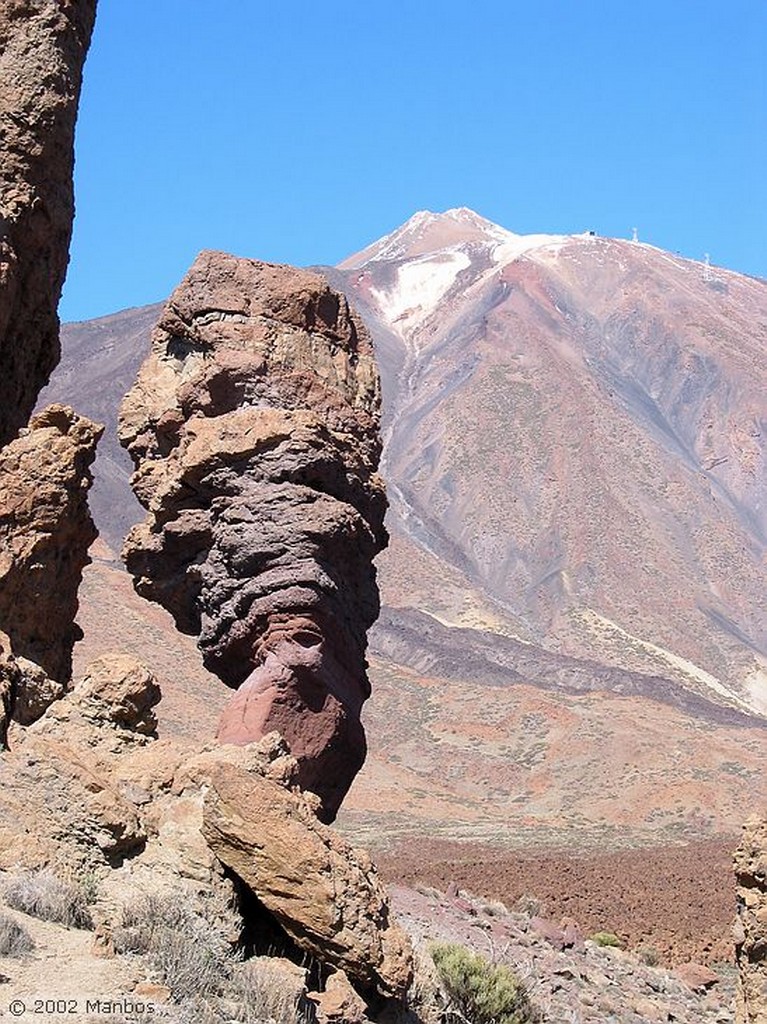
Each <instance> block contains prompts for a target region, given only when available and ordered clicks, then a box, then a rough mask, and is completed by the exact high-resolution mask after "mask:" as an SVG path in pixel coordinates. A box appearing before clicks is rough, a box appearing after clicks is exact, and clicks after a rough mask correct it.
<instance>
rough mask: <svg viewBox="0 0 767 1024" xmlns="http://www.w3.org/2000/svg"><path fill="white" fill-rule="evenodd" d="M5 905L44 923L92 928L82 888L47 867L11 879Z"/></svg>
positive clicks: (6, 889)
mask: <svg viewBox="0 0 767 1024" xmlns="http://www.w3.org/2000/svg"><path fill="white" fill-rule="evenodd" d="M5 902H6V903H7V904H8V906H9V907H12V908H13V909H14V910H20V911H21V912H22V913H23V914H29V915H30V916H31V917H39V918H40V920H42V921H55V922H56V923H57V924H63V925H66V926H67V927H68V928H93V921H92V919H91V915H90V911H89V910H88V904H87V902H86V898H85V893H84V892H83V891H82V889H81V888H80V887H79V886H77V885H73V884H72V883H71V882H65V881H64V880H63V879H61V878H59V877H58V875H54V873H53V872H52V871H49V870H48V869H47V868H44V869H43V870H42V871H24V872H23V873H22V874H20V875H17V876H16V877H15V878H12V879H11V880H10V882H8V884H7V885H6V888H5Z"/></svg>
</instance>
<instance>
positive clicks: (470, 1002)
mask: <svg viewBox="0 0 767 1024" xmlns="http://www.w3.org/2000/svg"><path fill="white" fill-rule="evenodd" d="M431 956H432V959H433V961H434V965H435V967H436V968H437V974H438V976H439V980H440V982H441V984H442V987H443V988H444V990H445V994H446V995H447V999H448V1006H447V1017H446V1019H447V1020H448V1021H455V1022H461V1024H463V1022H470V1024H534V1022H536V1021H538V1020H539V1016H538V1013H537V1012H536V1010H535V1009H534V1007H533V1005H532V1004H531V1002H530V999H529V997H528V995H527V992H526V991H525V987H524V985H523V983H522V982H521V980H520V979H519V978H518V977H517V975H516V974H515V973H514V971H512V969H511V968H510V967H507V966H506V965H505V964H491V963H490V962H489V961H488V960H486V959H485V958H484V957H483V956H480V955H479V954H478V953H473V952H472V951H471V950H469V949H466V948H465V947H464V946H459V945H455V944H453V943H436V944H435V945H434V946H432V947H431Z"/></svg>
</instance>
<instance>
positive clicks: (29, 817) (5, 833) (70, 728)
mask: <svg viewBox="0 0 767 1024" xmlns="http://www.w3.org/2000/svg"><path fill="white" fill-rule="evenodd" d="M2 675H3V672H2V655H0V687H1V686H2ZM159 700H160V691H159V687H158V686H157V684H156V681H155V679H154V677H153V676H152V674H151V673H150V672H149V671H148V670H147V669H146V668H145V667H144V666H143V665H142V664H141V663H140V662H138V661H136V660H135V659H134V658H130V657H128V656H127V655H105V656H104V657H102V658H99V659H98V660H97V661H95V662H93V664H92V665H91V666H90V667H89V668H88V670H87V671H86V673H85V675H84V676H83V678H82V679H80V680H78V681H77V682H76V683H75V685H74V688H73V689H72V690H71V691H70V692H69V693H67V694H66V695H65V696H63V697H62V698H61V699H60V700H57V701H55V703H53V704H52V705H51V706H50V707H49V708H48V709H47V711H46V713H45V714H44V715H42V717H41V718H40V719H39V720H38V721H37V722H35V723H34V724H32V725H30V726H29V728H27V729H24V730H18V733H17V734H16V735H15V736H14V737H13V740H12V742H11V744H10V747H11V749H10V750H8V751H5V752H4V753H2V754H1V755H0V757H1V758H2V773H3V787H2V792H1V793H0V870H7V869H8V868H10V867H12V866H14V865H17V864H21V865H25V866H28V867H40V866H42V865H44V864H47V863H50V862H51V861H52V860H53V861H56V862H59V863H69V864H70V865H75V864H81V865H83V864H88V865H91V866H92V867H96V866H98V865H101V866H103V865H104V863H107V864H111V865H115V864H119V863H120V862H121V861H122V860H123V858H125V857H126V856H128V855H129V854H130V855H135V854H136V853H137V852H138V851H139V850H140V849H142V848H143V846H144V844H145V843H146V839H147V832H146V829H145V826H144V823H143V821H142V814H141V807H142V806H143V804H144V802H145V801H147V800H148V799H149V797H148V796H147V795H146V794H144V795H142V796H140V797H139V796H138V790H139V787H138V786H137V785H136V784H135V783H133V782H132V781H131V779H130V769H129V767H128V765H129V764H130V759H131V757H132V756H135V755H136V754H137V753H138V752H143V751H145V749H146V748H147V746H148V745H149V743H150V740H151V739H152V738H153V730H154V727H155V717H154V712H153V710H152V709H153V708H154V706H155V705H156V704H157V703H158V702H159ZM137 771H138V772H139V773H140V774H139V778H142V777H143V776H144V775H145V774H146V769H144V770H142V769H137ZM126 772H128V775H127V777H126V775H125V773H126ZM157 774H158V775H160V774H161V773H159V772H158V773H157Z"/></svg>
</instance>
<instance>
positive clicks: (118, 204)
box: [61, 0, 767, 320]
mask: <svg viewBox="0 0 767 1024" xmlns="http://www.w3.org/2000/svg"><path fill="white" fill-rule="evenodd" d="M766 52H767V3H765V2H764V0H727V3H725V2H724V0H716V2H713V0H696V2H693V0H663V2H656V0H640V2H637V0H532V2H531V0H524V2H519V0H503V2H500V0H499V2H496V0H473V2H461V3H459V2H455V0H407V2H403V0H386V2H381V0H357V2H355V3H352V2H347V0H336V2H332V0H326V2H322V0H280V2H275V0H215V2H213V0H207V2H203V0H130V2H126V0H100V3H99V14H98V19H97V25H96V31H95V33H94V38H93V44H92V48H91V53H90V55H89V58H88V64H87V67H86V74H85V85H84V91H83V100H82V105H81V113H80V119H79V123H78V137H77V168H76V190H77V210H78V212H77V218H76V223H75V233H74V239H73V247H72V261H71V264H70V271H69V278H68V281H67V284H66V287H65V292H64V298H63V300H62V307H61V314H62V318H63V319H65V320H76V319H85V318H88V317H92V316H98V315H102V314H106V313H110V312H114V311H116V310H118V309H121V308H125V307H127V306H135V305H142V304H144V303H147V302H152V301H157V300H159V299H162V298H164V297H165V296H166V295H167V294H168V292H169V291H170V290H171V288H172V287H173V286H174V285H175V284H176V283H177V282H178V281H179V280H180V278H181V277H182V276H183V274H184V272H185V271H186V269H187V267H188V266H189V264H190V263H191V261H192V259H193V258H194V256H195V254H196V253H197V252H198V251H199V250H200V249H202V248H217V249H225V250H228V251H231V252H235V253H237V254H239V255H244V256H252V257H257V258H260V259H265V260H272V261H279V262H287V263H295V264H299V265H305V264H314V263H335V262H337V261H338V260H340V259H342V258H343V257H344V256H346V255H349V254H350V253H352V252H354V251H356V250H358V249H361V248H363V247H364V246H365V245H367V244H368V243H369V242H371V241H373V240H374V239H376V238H378V237H380V236H381V235H382V234H385V233H386V232H388V231H390V230H392V229H393V228H394V227H396V226H397V225H399V224H400V223H402V222H403V221H404V220H406V219H407V218H408V217H409V216H410V215H411V214H413V213H414V212H415V211H416V210H419V209H431V210H444V209H447V208H449V207H454V206H469V207H471V208H473V209H475V210H477V212H479V213H481V214H483V215H484V216H486V217H489V218H490V219H491V220H495V221H497V222H498V223H500V224H502V225H503V226H504V227H506V228H509V229H510V230H512V231H518V232H538V231H550V232H570V231H582V230H585V229H586V228H594V229H596V230H597V231H599V232H600V233H601V234H605V235H616V236H620V237H629V236H630V233H631V229H632V227H634V226H636V227H638V229H639V237H640V239H641V240H643V241H649V242H652V243H654V244H656V245H660V246H662V247H664V248H667V249H671V250H673V251H679V252H681V253H682V254H683V255H685V256H690V257H692V258H695V259H701V258H702V257H703V254H704V252H709V253H710V254H711V259H712V262H713V263H715V264H720V265H723V266H728V267H731V268H732V269H735V270H741V271H744V272H747V273H751V274H758V275H762V276H767V241H766V239H767V205H766V204H765V196H764V188H765V181H767V70H766V67H765V65H766V64H767V62H766V61H765V53H766Z"/></svg>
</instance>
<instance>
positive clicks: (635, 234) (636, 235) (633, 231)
mask: <svg viewBox="0 0 767 1024" xmlns="http://www.w3.org/2000/svg"><path fill="white" fill-rule="evenodd" d="M631 241H632V242H638V241H639V232H638V231H637V229H636V228H632V229H631Z"/></svg>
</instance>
